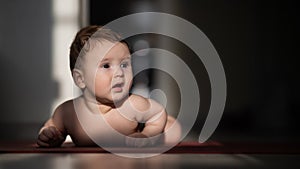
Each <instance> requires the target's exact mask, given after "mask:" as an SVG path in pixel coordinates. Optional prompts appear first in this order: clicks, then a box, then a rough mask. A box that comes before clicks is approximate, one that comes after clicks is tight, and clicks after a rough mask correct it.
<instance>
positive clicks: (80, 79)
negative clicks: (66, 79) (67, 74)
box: [72, 68, 86, 89]
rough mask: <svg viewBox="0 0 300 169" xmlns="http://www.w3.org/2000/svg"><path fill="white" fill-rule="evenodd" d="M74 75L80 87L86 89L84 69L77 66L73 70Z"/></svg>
mask: <svg viewBox="0 0 300 169" xmlns="http://www.w3.org/2000/svg"><path fill="white" fill-rule="evenodd" d="M72 76H73V80H74V82H75V84H76V86H78V87H79V88H80V89H84V88H85V86H86V85H85V83H84V77H83V73H82V71H81V70H79V69H76V68H75V69H73V71H72Z"/></svg>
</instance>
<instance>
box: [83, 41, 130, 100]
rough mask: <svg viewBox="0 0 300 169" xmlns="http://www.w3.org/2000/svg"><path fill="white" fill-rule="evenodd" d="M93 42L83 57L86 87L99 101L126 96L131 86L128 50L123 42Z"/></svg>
mask: <svg viewBox="0 0 300 169" xmlns="http://www.w3.org/2000/svg"><path fill="white" fill-rule="evenodd" d="M95 43H96V45H95V46H94V47H93V49H92V50H91V51H90V52H88V53H87V54H86V56H84V59H83V62H84V64H83V74H84V79H85V80H84V81H85V84H86V87H87V89H88V90H89V91H91V92H92V93H93V94H94V95H95V96H96V99H97V101H98V102H100V103H107V102H108V103H110V102H117V101H119V100H121V99H123V98H125V97H126V96H128V93H129V90H130V87H131V83H132V67H131V55H130V52H129V50H128V47H127V45H126V44H123V43H119V42H118V43H112V42H109V41H102V42H101V43H100V42H95Z"/></svg>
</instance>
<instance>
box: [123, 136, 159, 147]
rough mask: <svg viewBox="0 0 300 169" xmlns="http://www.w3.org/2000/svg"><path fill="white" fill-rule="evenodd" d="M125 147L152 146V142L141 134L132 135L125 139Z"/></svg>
mask: <svg viewBox="0 0 300 169" xmlns="http://www.w3.org/2000/svg"><path fill="white" fill-rule="evenodd" d="M126 145H127V146H131V147H145V146H152V145H153V143H152V140H151V139H150V138H149V137H147V136H146V135H144V134H142V133H133V134H131V135H129V136H128V137H126Z"/></svg>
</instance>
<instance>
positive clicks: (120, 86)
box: [112, 83, 124, 92]
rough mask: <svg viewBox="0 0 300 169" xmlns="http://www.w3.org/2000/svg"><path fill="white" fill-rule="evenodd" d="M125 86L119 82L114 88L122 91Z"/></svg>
mask: <svg viewBox="0 0 300 169" xmlns="http://www.w3.org/2000/svg"><path fill="white" fill-rule="evenodd" d="M123 86H124V83H117V84H114V85H113V86H112V89H113V90H114V91H116V92H122V91H123Z"/></svg>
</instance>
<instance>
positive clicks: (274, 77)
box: [90, 0, 300, 140]
mask: <svg viewBox="0 0 300 169" xmlns="http://www.w3.org/2000/svg"><path fill="white" fill-rule="evenodd" d="M90 2H91V3H90V4H91V8H90V23H91V24H100V25H105V24H106V23H108V22H110V21H113V20H115V19H117V18H119V17H122V16H124V15H128V14H131V13H135V12H153V11H155V12H164V13H169V14H173V15H176V16H179V17H182V18H184V19H186V20H188V21H189V22H191V23H193V24H195V25H196V26H197V27H198V28H199V29H200V30H202V31H203V32H204V33H205V34H206V36H207V37H208V38H209V39H210V41H211V42H212V43H213V45H214V47H215V48H216V50H217V52H218V53H219V56H220V58H221V60H222V62H223V66H224V69H225V73H226V78H227V92H228V95H227V102H226V107H225V111H224V114H223V118H222V120H221V122H220V124H219V127H218V128H217V130H216V133H215V134H214V136H215V139H225V140H227V139H230V140H234V139H245V140H247V139H248V140H266V139H270V140H293V139H297V138H298V136H299V135H298V132H297V131H298V129H300V128H299V127H300V125H298V120H299V117H300V115H299V113H298V112H299V110H298V109H297V106H296V105H297V103H298V102H299V95H298V94H299V89H298V86H299V76H298V73H297V64H298V63H297V62H296V57H298V51H297V45H298V42H297V39H298V38H297V37H296V33H297V32H298V22H299V19H298V15H297V13H298V12H297V6H296V5H295V3H294V2H293V1H259V0H254V1H225V0H220V1H180V0H172V1H140V0H133V1H118V3H116V2H115V1H110V2H107V3H106V4H105V7H104V6H103V4H102V3H101V2H100V1H97V0H91V1H90ZM174 29H177V28H174ZM148 36H151V37H150V38H149V37H148V40H149V39H150V40H149V41H150V47H160V48H165V49H168V47H166V46H163V45H161V46H159V45H157V44H159V41H160V40H164V41H166V39H167V40H169V42H170V43H171V44H173V46H176V47H175V49H174V48H173V50H171V51H172V52H173V53H176V54H177V55H178V56H180V57H182V59H183V60H184V61H185V62H186V63H187V64H188V65H189V66H190V67H191V69H192V70H193V72H194V74H195V76H196V77H197V81H198V85H199V88H200V94H201V99H202V100H201V107H200V112H199V117H198V121H197V122H196V124H195V127H194V130H193V131H194V133H196V135H198V133H199V132H200V129H201V127H202V125H203V122H204V120H205V117H206V115H207V111H208V108H209V99H210V95H209V84H207V83H208V78H207V75H205V73H203V71H205V69H203V65H202V63H198V62H196V63H195V61H197V60H195V56H194V53H193V52H191V51H189V49H188V48H187V47H185V46H184V45H183V44H179V42H176V41H175V42H174V40H173V41H172V40H171V39H170V38H167V37H160V38H158V37H157V36H155V35H148ZM140 38H141V39H145V37H140ZM187 55H188V56H187ZM197 75H198V76H197ZM150 79H151V78H150ZM152 80H153V78H152ZM150 88H151V85H150ZM203 93H204V94H203ZM213 138H214V137H213Z"/></svg>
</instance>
